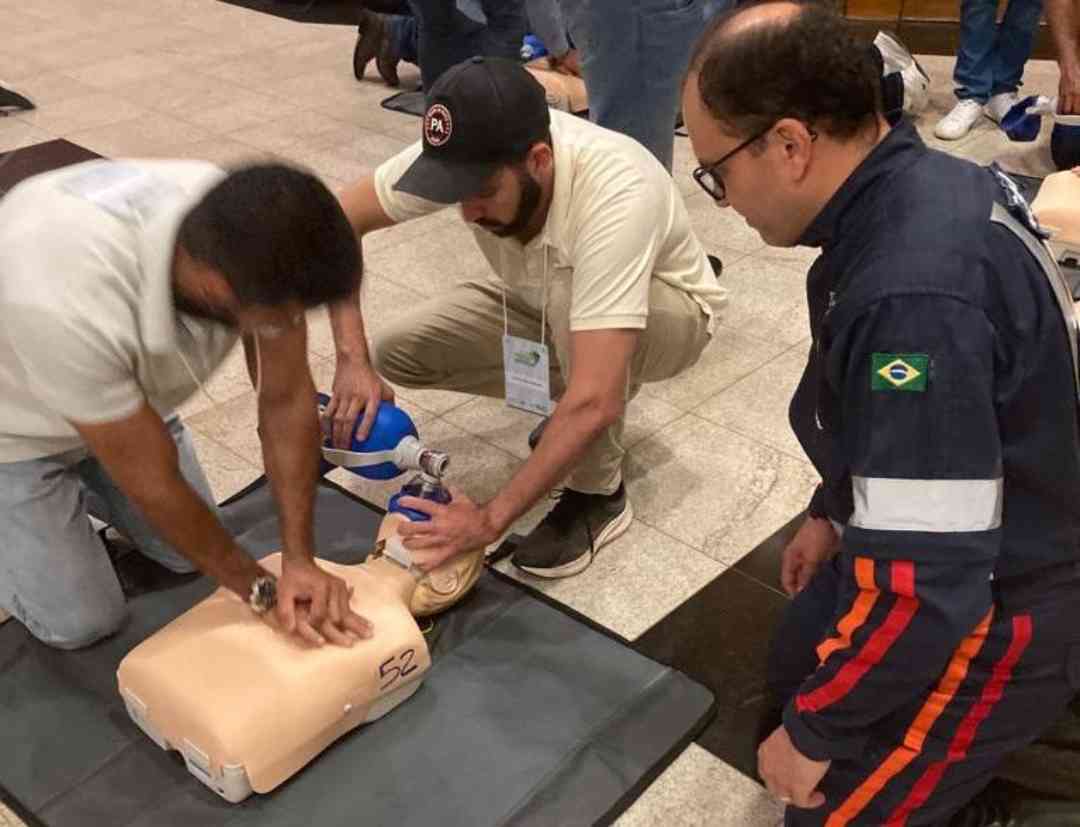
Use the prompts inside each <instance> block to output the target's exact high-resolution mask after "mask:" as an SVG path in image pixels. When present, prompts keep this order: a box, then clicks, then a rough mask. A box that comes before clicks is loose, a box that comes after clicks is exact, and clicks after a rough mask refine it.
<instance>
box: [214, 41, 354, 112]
mask: <svg viewBox="0 0 1080 827" xmlns="http://www.w3.org/2000/svg"><path fill="white" fill-rule="evenodd" d="M351 59H352V50H351V44H350V45H349V46H348V47H346V46H345V44H343V43H341V42H340V40H339V39H336V38H332V39H330V40H324V39H323V38H319V39H318V40H311V41H306V42H303V43H289V44H287V45H285V46H278V47H277V48H274V49H267V50H259V51H257V52H251V53H249V54H247V55H245V56H244V57H240V58H235V57H233V58H228V59H226V60H223V61H220V62H217V63H210V64H207V65H205V66H203V67H200V70H201V71H202V72H203V73H204V74H207V75H210V76H212V77H217V78H221V79H222V80H225V81H228V82H229V83H231V84H234V85H236V86H242V87H244V88H246V89H250V90H252V91H254V92H266V90H267V89H268V86H267V79H268V78H276V79H277V80H288V79H289V78H293V77H298V76H300V75H304V74H309V73H311V72H319V71H322V70H324V69H336V70H339V71H351V69H349V66H350V64H351ZM292 103H293V104H294V105H301V106H302V105H303V101H295V100H294V101H292Z"/></svg>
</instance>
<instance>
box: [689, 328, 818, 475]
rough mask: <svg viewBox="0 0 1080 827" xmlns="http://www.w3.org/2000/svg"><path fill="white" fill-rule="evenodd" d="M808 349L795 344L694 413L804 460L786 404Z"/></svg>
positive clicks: (804, 361)
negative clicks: (789, 419) (789, 422)
mask: <svg viewBox="0 0 1080 827" xmlns="http://www.w3.org/2000/svg"><path fill="white" fill-rule="evenodd" d="M807 351H808V348H807V347H804V346H802V345H796V346H795V347H793V348H791V349H790V350H788V351H787V352H785V353H784V354H783V355H781V356H778V357H777V358H776V359H774V360H772V361H771V362H768V363H767V364H765V365H762V366H761V367H759V368H758V369H757V370H755V371H754V372H753V373H751V374H749V375H748V376H746V377H745V378H743V379H741V380H739V381H738V382H736V383H735V384H734V385H732V386H731V387H729V388H727V389H725V390H723V391H721V392H720V393H718V394H716V395H715V396H713V397H711V398H709V399H708V400H706V401H705V402H703V403H702V404H701V405H699V406H698V407H697V408H695V409H694V413H696V414H697V415H698V416H700V417H702V418H703V419H708V420H709V421H710V422H715V423H716V424H717V425H721V426H723V427H725V428H729V429H731V430H732V431H736V432H737V433H740V434H742V435H743V436H747V437H750V438H751V439H753V440H755V441H757V442H763V443H765V444H766V445H769V446H770V447H772V448H775V449H777V450H778V451H783V452H784V453H785V454H788V455H789V456H792V457H795V458H796V459H800V460H802V459H805V458H806V456H805V454H804V453H803V450H802V448H801V447H800V446H799V442H798V440H797V439H795V434H794V432H793V431H792V430H791V426H790V425H789V424H788V403H789V402H790V401H791V397H792V395H794V393H795V388H796V387H797V386H798V384H799V379H800V378H801V377H802V374H803V370H804V369H805V368H806V360H807Z"/></svg>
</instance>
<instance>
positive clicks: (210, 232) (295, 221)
mask: <svg viewBox="0 0 1080 827" xmlns="http://www.w3.org/2000/svg"><path fill="white" fill-rule="evenodd" d="M361 269H362V262H361V258H360V246H359V244H358V242H357V239H356V235H355V233H354V232H353V229H352V227H351V226H350V225H349V222H348V219H346V217H345V213H344V212H343V211H342V209H341V206H340V204H339V202H338V200H337V198H335V197H334V195H333V194H332V193H331V192H330V191H329V190H328V189H327V188H326V186H325V185H323V184H322V182H320V181H319V180H318V179H317V178H315V177H314V176H313V175H311V174H309V173H307V172H303V171H301V170H298V169H294V168H292V167H289V166H285V165H282V164H258V165H254V166H248V167H244V168H242V169H237V170H235V171H233V172H231V173H230V174H229V175H227V176H226V177H225V178H224V179H222V181H220V182H219V183H218V184H217V185H216V186H215V187H213V188H212V189H211V190H209V191H208V192H207V193H206V194H205V195H204V196H203V198H202V199H201V200H200V201H199V202H198V203H197V204H196V205H195V206H194V207H192V209H191V210H190V211H189V212H188V214H187V215H186V216H185V217H184V219H183V221H182V222H181V224H180V229H179V231H178V233H177V238H176V251H175V255H174V258H173V298H174V301H175V305H176V309H177V310H178V311H180V312H182V313H185V314H188V315H191V316H196V317H199V318H206V319H213V320H215V321H219V322H221V323H223V324H227V325H230V326H232V327H236V328H238V329H241V330H244V331H246V332H251V331H254V330H257V329H266V328H267V327H272V328H273V327H276V328H280V327H288V326H290V325H291V324H293V320H294V319H295V318H296V317H297V316H298V315H299V314H302V313H303V311H304V310H306V309H307V308H310V307H315V306H317V305H320V304H324V303H327V302H332V301H336V300H338V299H342V298H345V297H347V296H348V295H350V294H351V293H352V292H353V291H354V290H355V289H356V286H357V284H358V281H359V278H360V273H361Z"/></svg>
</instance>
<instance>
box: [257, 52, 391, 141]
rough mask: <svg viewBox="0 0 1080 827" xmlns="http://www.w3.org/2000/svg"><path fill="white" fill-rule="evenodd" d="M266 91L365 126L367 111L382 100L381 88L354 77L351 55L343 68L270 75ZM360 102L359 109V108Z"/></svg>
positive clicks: (305, 106) (372, 109)
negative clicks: (369, 86) (377, 90)
mask: <svg viewBox="0 0 1080 827" xmlns="http://www.w3.org/2000/svg"><path fill="white" fill-rule="evenodd" d="M343 57H345V56H343ZM265 93H266V94H268V95H275V96H277V97H279V98H280V99H282V100H291V101H296V102H303V107H304V108H305V109H316V110H318V111H320V112H322V113H323V114H325V115H330V116H331V117H336V118H341V119H342V120H345V121H350V122H353V123H355V124H356V125H357V126H361V127H366V126H367V124H365V123H364V115H365V113H370V112H372V111H374V110H375V109H376V108H377V107H378V105H379V100H380V98H379V97H378V93H377V92H374V91H372V90H370V89H368V88H367V87H366V84H362V83H357V81H356V79H355V78H354V77H353V73H352V67H351V56H350V57H349V58H347V59H346V60H345V61H344V63H343V65H342V66H341V67H340V68H327V69H320V70H319V71H317V72H308V73H306V74H303V75H297V76H296V77H291V78H267V82H266V88H265ZM357 105H359V107H360V108H359V109H357V108H355V107H356V106H357Z"/></svg>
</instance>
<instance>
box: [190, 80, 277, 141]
mask: <svg viewBox="0 0 1080 827" xmlns="http://www.w3.org/2000/svg"><path fill="white" fill-rule="evenodd" d="M236 88H237V90H239V91H237V92H236V93H232V94H230V99H229V100H226V101H225V102H224V103H221V104H220V105H218V106H214V105H212V104H207V105H206V106H203V107H200V108H198V109H178V110H175V111H174V113H173V114H175V115H176V116H177V117H180V118H183V119H184V120H186V121H190V122H191V123H194V124H197V125H199V126H201V127H203V128H204V129H210V130H213V131H214V132H217V133H218V134H226V133H229V132H234V131H236V130H239V129H246V128H249V127H253V126H259V125H260V124H267V123H274V122H275V121H277V120H279V119H280V118H288V117H291V115H292V113H293V111H294V110H295V107H294V106H293V105H292V104H290V103H289V102H288V101H283V100H279V99H277V98H272V97H270V96H268V95H259V94H257V93H255V92H247V91H243V90H240V87H236Z"/></svg>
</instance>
